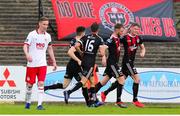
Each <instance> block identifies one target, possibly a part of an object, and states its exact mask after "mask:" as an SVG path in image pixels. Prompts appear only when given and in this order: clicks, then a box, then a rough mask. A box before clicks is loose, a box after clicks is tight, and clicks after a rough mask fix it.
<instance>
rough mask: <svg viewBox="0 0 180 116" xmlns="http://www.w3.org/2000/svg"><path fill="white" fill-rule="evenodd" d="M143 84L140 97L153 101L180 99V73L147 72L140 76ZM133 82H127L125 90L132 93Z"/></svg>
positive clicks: (130, 80)
mask: <svg viewBox="0 0 180 116" xmlns="http://www.w3.org/2000/svg"><path fill="white" fill-rule="evenodd" d="M139 75H140V77H141V82H140V86H139V93H138V97H141V98H144V99H151V100H169V99H177V98H180V73H175V72H168V71H147V72H142V73H140V74H139ZM132 85H133V80H132V79H131V78H128V79H127V80H126V83H125V86H124V90H125V91H126V92H128V93H129V94H131V95H132V94H133V92H132Z"/></svg>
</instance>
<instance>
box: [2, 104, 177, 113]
mask: <svg viewBox="0 0 180 116" xmlns="http://www.w3.org/2000/svg"><path fill="white" fill-rule="evenodd" d="M44 107H45V108H46V110H43V111H38V110H36V104H32V106H31V109H29V110H26V109H24V104H22V103H17V104H0V114H118V115H119V114H180V105H179V104H146V107H145V108H137V107H135V106H134V105H132V104H130V103H129V104H128V108H126V109H122V108H119V107H117V106H115V105H114V104H112V103H107V104H105V105H104V106H101V107H98V108H88V107H86V106H85V105H84V104H83V103H70V104H68V105H66V104H64V103H46V104H44Z"/></svg>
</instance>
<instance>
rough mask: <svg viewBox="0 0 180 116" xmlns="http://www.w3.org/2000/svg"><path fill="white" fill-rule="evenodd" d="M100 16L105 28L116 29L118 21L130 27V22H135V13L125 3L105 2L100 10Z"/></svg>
mask: <svg viewBox="0 0 180 116" xmlns="http://www.w3.org/2000/svg"><path fill="white" fill-rule="evenodd" d="M99 15H100V16H99V17H100V20H101V22H102V25H103V26H104V28H107V29H109V30H111V31H113V30H114V25H115V24H116V23H120V24H123V25H124V26H125V27H129V25H130V22H134V16H133V13H132V12H131V11H130V10H129V9H128V8H126V7H125V6H124V5H122V4H120V3H116V2H110V3H107V4H104V5H103V6H102V7H101V8H100V11H99Z"/></svg>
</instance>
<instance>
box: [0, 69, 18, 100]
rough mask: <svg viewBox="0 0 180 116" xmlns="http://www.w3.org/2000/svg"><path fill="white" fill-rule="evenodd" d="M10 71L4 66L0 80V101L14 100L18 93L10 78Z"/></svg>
mask: <svg viewBox="0 0 180 116" xmlns="http://www.w3.org/2000/svg"><path fill="white" fill-rule="evenodd" d="M9 77H10V71H9V69H8V68H5V70H4V72H3V78H4V79H2V80H0V101H4V100H15V99H17V95H19V94H20V90H17V86H16V83H15V81H14V80H10V79H9Z"/></svg>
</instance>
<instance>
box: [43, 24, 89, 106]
mask: <svg viewBox="0 0 180 116" xmlns="http://www.w3.org/2000/svg"><path fill="white" fill-rule="evenodd" d="M84 35H85V27H83V26H79V27H77V28H76V37H75V38H73V39H72V40H71V42H70V48H71V47H72V46H74V45H75V43H76V42H77V41H79V40H80V39H81V38H82V37H83V36H84ZM81 49H82V48H81ZM75 55H76V56H77V57H78V58H79V59H82V56H81V55H82V53H81V50H78V51H76V52H75ZM79 72H81V68H80V66H79V65H78V63H77V62H76V61H75V60H74V59H72V58H71V59H70V60H69V62H68V64H67V66H66V73H65V75H64V82H63V83H57V84H53V85H50V86H45V87H44V90H45V91H46V90H50V89H66V88H67V87H68V85H69V84H70V82H71V80H72V78H73V77H74V78H75V79H76V81H80V80H81V77H80V76H79V75H78V73H79ZM82 93H83V96H84V97H85V100H86V104H87V105H88V92H87V88H86V87H83V88H82Z"/></svg>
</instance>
